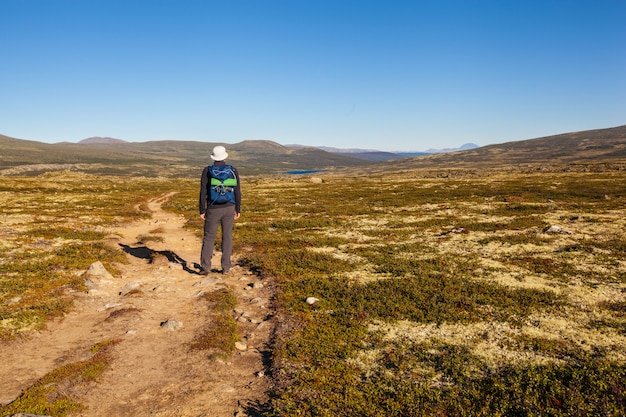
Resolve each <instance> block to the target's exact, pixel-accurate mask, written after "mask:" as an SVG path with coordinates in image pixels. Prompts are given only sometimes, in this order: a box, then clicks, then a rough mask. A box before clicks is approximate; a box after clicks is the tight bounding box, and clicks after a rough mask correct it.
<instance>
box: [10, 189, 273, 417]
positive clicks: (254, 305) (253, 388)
mask: <svg viewBox="0 0 626 417" xmlns="http://www.w3.org/2000/svg"><path fill="white" fill-rule="evenodd" d="M168 197H169V195H165V196H161V197H159V198H156V199H154V200H152V201H150V202H149V204H148V207H149V209H150V211H151V215H152V217H151V218H150V219H149V220H142V221H140V222H137V223H134V224H128V225H124V226H122V227H119V228H116V229H114V230H111V231H110V234H109V236H108V238H107V240H108V243H109V244H111V245H113V246H115V247H118V248H119V249H120V250H123V251H125V252H126V253H127V257H128V260H129V263H128V264H125V265H120V266H119V268H120V271H121V273H115V274H114V275H108V274H107V272H106V271H102V272H101V273H100V274H98V273H95V274H93V275H92V276H91V277H89V278H88V280H87V281H86V284H87V286H88V288H89V292H88V293H86V294H80V295H79V297H78V300H77V303H76V306H75V308H74V309H73V311H72V312H71V313H69V314H67V315H66V316H65V317H63V318H61V319H57V320H54V321H52V322H51V323H49V324H48V326H47V328H46V330H43V331H40V332H36V333H35V334H33V335H31V336H29V337H27V338H24V339H20V340H16V341H13V342H10V343H7V344H5V345H0V357H2V365H0V371H1V375H2V378H0V393H1V394H0V401H7V400H11V399H12V398H16V397H17V396H18V395H19V394H20V392H21V391H22V390H23V389H26V388H27V387H28V386H30V385H32V383H34V382H35V381H36V380H37V379H38V378H40V377H42V376H43V375H45V374H46V373H47V372H50V371H51V370H53V369H55V368H57V367H59V366H62V365H64V364H67V363H72V362H76V361H79V360H83V359H85V355H88V354H89V353H88V352H89V347H90V346H93V345H94V344H96V343H98V342H102V341H105V340H113V339H119V340H120V342H119V343H118V344H117V345H116V346H115V347H114V348H113V360H112V362H111V365H110V367H109V368H108V369H107V370H106V371H105V372H104V374H103V375H102V376H101V377H100V379H99V380H98V382H96V383H93V384H92V385H90V386H88V387H87V388H86V389H85V388H83V389H82V390H81V392H77V393H73V394H74V395H78V396H79V399H80V401H81V402H82V403H83V404H85V406H86V408H85V409H84V410H83V411H81V412H80V413H77V414H76V415H79V416H89V417H99V416H103V417H104V416H107V417H109V416H148V415H149V416H216V417H221V416H234V415H236V416H246V415H249V416H254V415H260V414H261V410H262V408H263V404H264V403H266V402H267V399H268V398H267V392H268V391H269V387H270V381H269V380H268V378H267V376H265V368H266V366H267V360H268V358H269V346H268V344H269V339H270V335H271V331H272V327H273V320H272V318H273V313H272V310H271V294H272V288H271V287H272V285H271V282H268V280H261V279H260V278H259V277H257V276H256V275H254V274H252V273H251V272H250V271H249V270H247V269H244V268H242V267H240V266H234V267H233V269H232V270H231V273H230V274H229V275H221V274H218V273H211V274H209V275H208V276H202V275H199V274H198V273H197V271H198V269H197V264H196V261H197V260H198V257H199V252H200V245H201V241H200V239H199V238H198V237H197V236H196V235H194V234H193V233H192V232H190V231H188V230H185V229H184V228H183V225H184V218H182V217H180V216H177V215H175V214H172V213H168V212H166V211H164V210H162V208H161V205H162V204H163V203H164V202H165V201H167V198H168ZM145 236H159V237H160V238H158V239H156V240H155V239H146V238H145ZM142 237H143V238H142ZM220 255H221V254H220V253H219V252H217V253H215V258H214V265H217V264H219V256H220ZM235 261H236V259H235ZM220 288H230V289H231V291H232V292H233V293H234V294H235V295H236V296H237V299H238V304H237V307H236V308H235V309H234V311H233V312H232V314H233V315H234V316H235V318H236V319H237V323H238V326H239V335H240V342H242V343H238V350H237V351H236V352H235V353H234V354H233V355H232V356H230V357H226V358H223V359H212V358H209V357H208V354H207V352H206V351H201V350H193V349H191V348H190V343H191V342H192V341H193V340H194V338H195V337H196V336H197V335H198V334H200V333H201V332H202V329H203V327H204V326H206V325H207V322H208V320H211V314H210V311H209V310H208V308H209V307H208V304H207V303H206V301H204V299H203V298H202V297H201V295H202V294H203V293H204V292H207V291H215V290H218V289H220Z"/></svg>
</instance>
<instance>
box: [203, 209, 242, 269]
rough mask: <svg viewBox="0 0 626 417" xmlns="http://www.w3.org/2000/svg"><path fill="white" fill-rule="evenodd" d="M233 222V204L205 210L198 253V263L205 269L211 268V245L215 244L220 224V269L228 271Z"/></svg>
mask: <svg viewBox="0 0 626 417" xmlns="http://www.w3.org/2000/svg"><path fill="white" fill-rule="evenodd" d="M234 222H235V206H231V205H228V206H225V207H213V208H210V209H208V210H207V211H206V216H205V218H204V238H203V239H202V253H201V254H200V265H201V266H202V269H204V270H205V271H210V270H211V258H212V257H213V247H214V246H215V238H216V236H217V228H218V227H219V226H222V260H221V266H222V270H223V271H228V270H229V269H230V267H231V264H230V255H231V254H232V252H233V223H234Z"/></svg>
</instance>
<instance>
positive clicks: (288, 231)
mask: <svg viewBox="0 0 626 417" xmlns="http://www.w3.org/2000/svg"><path fill="white" fill-rule="evenodd" d="M196 182H197V181H196V180H195V179H194V180H191V179H190V180H186V179H158V180H156V179H137V178H134V179H131V178H123V177H96V176H86V175H83V174H65V175H60V174H50V175H41V176H38V177H29V178H16V177H7V178H5V180H4V181H3V185H2V186H1V188H0V191H1V192H2V194H3V198H2V200H0V205H1V212H2V220H1V221H2V223H1V224H0V234H1V237H2V240H1V244H2V246H3V247H2V255H1V256H2V258H1V259H0V268H2V269H1V270H2V277H1V278H0V332H1V333H0V334H1V336H2V337H3V338H10V337H16V335H19V334H20V333H23V332H27V331H28V330H31V329H35V328H40V327H41V326H43V325H44V324H45V320H46V318H48V317H50V316H54V315H59V314H63V313H64V312H66V311H68V309H70V308H71V300H72V295H73V294H74V293H75V292H76V291H83V290H84V288H82V281H81V279H80V272H82V271H84V270H85V269H86V268H87V267H88V266H89V264H90V263H91V262H93V261H96V260H100V261H102V262H103V263H105V264H106V265H107V267H110V268H114V267H115V265H116V263H118V262H124V257H123V256H122V253H121V252H120V251H115V250H113V249H111V248H110V247H109V246H108V245H106V244H105V239H106V227H107V225H110V224H113V223H116V224H119V223H123V222H127V221H132V220H133V219H136V218H141V217H142V216H145V215H146V214H145V213H144V212H143V210H142V203H143V202H145V201H146V199H148V198H150V197H153V196H154V195H155V193H164V192H167V191H172V190H175V191H179V193H178V194H177V195H176V196H174V197H173V198H172V199H171V200H170V202H169V203H168V204H167V208H168V209H169V210H172V211H175V212H178V213H182V214H184V215H185V216H186V217H187V218H188V225H189V227H191V228H193V229H194V230H197V231H199V230H200V224H199V219H198V216H197V208H196V205H197V203H196V201H197V190H196V188H197V183H196ZM242 187H243V194H244V205H243V208H242V217H241V219H240V220H238V221H237V223H236V229H235V253H237V254H238V256H239V262H240V263H241V264H243V265H245V266H247V267H249V268H251V269H252V270H253V271H255V272H257V273H258V274H259V275H261V276H262V277H272V278H273V279H275V280H276V281H277V283H278V288H279V290H278V293H277V294H276V300H275V308H276V313H275V314H276V315H277V316H278V317H279V320H278V321H279V323H280V324H279V326H278V327H277V329H276V331H275V336H274V340H273V346H272V364H271V372H270V374H271V376H272V378H273V380H274V381H275V389H274V392H273V401H272V403H271V404H269V411H268V412H267V414H268V415H274V416H354V415H362V416H448V415H449V416H537V415H541V416H618V415H622V413H623V410H624V409H625V408H626V397H625V395H626V393H625V385H626V382H624V381H626V231H625V228H624V226H625V223H626V220H625V219H626V213H625V211H626V205H625V202H626V195H625V190H626V175H625V174H624V172H623V171H606V172H593V173H588V172H561V173H556V172H544V173H524V172H507V173H506V174H505V173H501V172H497V171H482V172H473V173H472V175H466V174H464V173H462V172H454V171H449V172H447V173H446V175H433V176H431V175H425V174H424V173H422V172H420V171H404V172H391V173H387V174H376V175H368V176H363V175H358V176H356V175H355V176H348V175H343V176H339V175H330V174H328V175H323V176H322V181H321V182H320V181H311V180H310V178H309V177H306V176H297V177H290V176H283V177H254V178H253V177H249V178H244V181H243V185H242ZM308 297H315V298H317V299H318V301H317V302H315V303H313V304H309V303H307V302H305V300H306V299H307V298H308ZM207 301H208V302H209V304H211V305H214V306H215V307H216V312H215V314H216V317H219V318H220V320H216V323H223V326H224V329H223V332H222V333H220V329H219V328H208V329H207V332H206V334H202V335H198V338H197V340H195V341H194V343H193V346H190V348H206V349H211V350H212V351H213V352H215V354H217V355H227V354H228V353H229V352H231V351H232V349H233V346H232V345H233V339H231V338H229V337H228V335H229V334H230V335H232V334H233V333H234V329H232V327H233V326H234V322H233V320H232V317H229V316H228V314H227V312H228V310H229V309H230V308H231V307H232V304H233V303H234V300H232V299H231V298H230V297H229V295H228V294H225V296H224V297H223V299H222V298H220V297H217V298H215V299H207ZM218 307H219V308H218ZM104 363H106V361H104ZM53 376H54V375H53ZM77 383H78V382H77ZM72 407H73V408H72ZM77 407H78V406H77V405H75V404H70V406H68V411H67V412H70V409H76V408H77ZM0 411H4V410H3V409H1V408H0ZM22 411H27V410H22ZM57 415H62V414H61V413H60V412H59V414H57Z"/></svg>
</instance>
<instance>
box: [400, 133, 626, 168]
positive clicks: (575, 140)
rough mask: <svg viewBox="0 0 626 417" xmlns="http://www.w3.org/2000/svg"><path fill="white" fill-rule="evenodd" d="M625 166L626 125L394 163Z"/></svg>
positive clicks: (404, 165) (428, 165)
mask: <svg viewBox="0 0 626 417" xmlns="http://www.w3.org/2000/svg"><path fill="white" fill-rule="evenodd" d="M618 162H619V163H621V164H624V163H626V125H623V126H618V127H614V128H608V129H596V130H586V131H581V132H572V133H564V134H560V135H554V136H546V137H541V138H536V139H528V140H521V141H515V142H506V143H501V144H495V145H488V146H483V147H480V148H475V149H469V150H464V151H458V152H450V153H439V154H433V155H428V156H419V157H414V158H408V159H402V160H397V161H394V162H393V165H394V166H395V167H397V168H398V169H444V168H445V169H456V168H459V169H472V168H503V167H527V168H531V167H532V168H534V169H550V167H556V166H563V165H577V164H585V165H588V164H596V165H597V164H600V163H618Z"/></svg>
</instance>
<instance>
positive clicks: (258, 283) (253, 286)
mask: <svg viewBox="0 0 626 417" xmlns="http://www.w3.org/2000/svg"><path fill="white" fill-rule="evenodd" d="M252 288H254V289H255V290H258V289H261V288H263V284H262V283H260V282H255V283H254V284H252Z"/></svg>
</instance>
